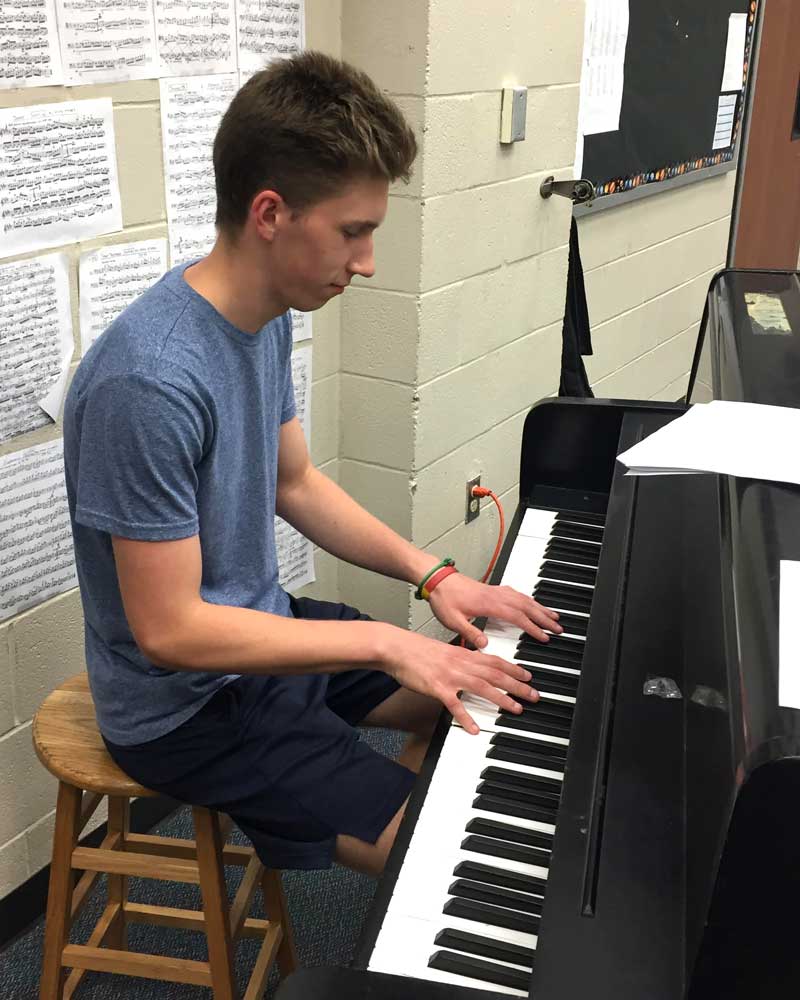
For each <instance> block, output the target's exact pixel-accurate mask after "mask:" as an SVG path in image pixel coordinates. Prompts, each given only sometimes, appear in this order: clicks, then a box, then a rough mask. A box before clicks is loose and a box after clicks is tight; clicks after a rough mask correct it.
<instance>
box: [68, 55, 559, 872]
mask: <svg viewBox="0 0 800 1000" xmlns="http://www.w3.org/2000/svg"><path fill="white" fill-rule="evenodd" d="M415 154H416V145H415V142H414V137H413V134H412V132H411V130H410V129H409V127H408V125H407V123H406V122H405V121H404V119H403V117H402V115H401V114H400V112H399V110H398V109H397V108H396V106H395V105H394V104H393V103H392V102H391V101H389V100H388V99H387V98H386V97H385V96H384V95H383V94H381V92H380V91H379V90H378V89H377V88H376V87H375V85H374V84H373V83H372V82H371V81H370V80H369V78H368V77H366V76H365V75H364V74H362V73H360V72H358V71H356V70H354V69H353V68H352V67H349V66H347V65H346V64H343V63H340V62H338V61H336V60H334V59H331V58H329V57H327V56H323V55H321V54H319V53H314V52H307V53H304V54H302V55H300V56H298V57H297V58H294V59H291V60H287V61H282V62H279V63H276V64H273V65H272V66H271V67H270V68H269V69H267V70H265V71H263V72H261V73H258V74H256V75H255V76H254V77H253V78H252V79H251V80H250V81H249V82H248V83H247V84H245V86H244V87H243V88H242V89H241V91H240V92H239V93H238V94H237V96H236V97H235V98H234V100H233V102H232V103H231V106H230V108H229V110H228V111H227V113H226V114H225V116H224V118H223V120H222V123H221V125H220V129H219V132H218V135H217V138H216V142H215V146H214V171H215V177H216V186H217V202H218V208H217V228H218V239H217V242H216V244H215V246H214V248H213V250H212V251H211V253H210V254H209V255H208V257H205V258H204V259H202V260H200V261H198V262H195V263H193V264H191V265H189V266H186V265H183V266H179V267H176V268H173V269H172V270H171V271H170V272H168V273H167V274H166V275H165V276H164V277H163V278H162V279H161V281H159V282H158V283H157V284H156V285H155V286H154V287H153V288H151V289H150V290H149V291H147V292H146V293H145V294H144V295H143V296H141V297H140V298H139V299H138V300H137V301H136V302H135V303H133V304H132V305H131V306H130V307H129V308H128V309H127V310H126V311H125V312H124V313H123V314H122V315H121V316H120V317H119V318H118V319H117V320H116V321H115V322H114V323H113V324H112V325H111V326H110V327H109V329H108V330H107V331H106V332H105V334H104V335H103V336H102V337H101V338H100V339H99V340H98V342H97V343H96V344H95V345H94V346H93V347H92V349H91V350H90V351H89V352H88V354H87V355H86V358H85V359H84V360H83V361H82V363H81V365H80V368H79V370H78V372H77V375H76V377H75V379H74V381H73V384H72V386H71V389H70V392H69V396H68V400H67V404H66V409H65V415H64V447H65V464H66V476H67V490H68V495H69V502H70V512H71V516H72V522H73V533H74V539H75V552H76V559H77V565H78V575H79V580H80V586H81V595H82V599H83V604H84V612H85V622H86V657H87V663H88V669H89V676H90V681H91V688H92V693H93V696H94V700H95V704H96V708H97V716H98V720H99V725H100V729H101V731H102V733H103V736H104V738H105V740H106V742H107V745H108V747H109V750H110V752H111V754H112V756H113V757H114V758H115V759H116V760H117V762H118V763H119V764H120V766H121V767H122V768H123V769H124V770H125V771H126V772H128V773H129V774H130V775H131V776H132V777H134V778H135V779H137V780H138V781H140V782H141V783H142V784H144V785H146V786H149V787H151V788H154V789H156V790H159V791H162V792H164V793H165V794H170V795H173V796H174V797H176V798H178V799H181V800H183V801H187V802H192V803H195V804H198V805H212V806H215V807H217V808H219V809H221V810H223V811H224V812H226V813H228V814H229V815H231V816H232V817H233V819H234V820H235V821H236V823H237V824H238V825H239V826H240V827H241V828H242V830H244V832H245V833H246V834H247V835H248V836H249V837H250V839H251V840H252V841H253V843H254V844H255V846H256V848H257V850H258V853H259V855H260V856H261V858H262V859H263V860H264V862H265V863H266V864H268V865H269V866H271V867H274V868H320V867H327V866H329V865H330V863H331V861H332V859H333V858H334V857H335V858H337V859H338V860H340V861H342V862H343V863H345V864H348V865H350V866H352V867H354V868H357V869H359V870H362V871H368V872H373V873H376V872H379V871H380V870H381V869H382V867H383V864H384V861H385V859H386V856H387V853H388V850H389V848H390V847H391V844H392V842H393V840H394V835H395V832H396V830H397V827H398V824H399V821H400V818H401V816H402V810H403V807H404V804H405V801H406V799H407V797H408V794H409V792H410V790H411V787H412V784H413V781H414V771H413V768H414V767H415V766H418V763H419V760H420V759H421V755H422V752H423V751H424V747H425V745H426V741H427V739H428V737H429V734H430V731H431V728H432V726H433V723H434V720H435V718H436V716H437V714H438V713H439V711H440V710H441V706H442V705H445V706H446V707H447V708H449V709H450V710H451V711H452V712H453V713H454V715H455V716H456V718H457V719H458V720H459V721H461V722H462V724H464V725H465V727H466V728H467V729H469V730H470V731H471V732H477V727H476V726H475V724H474V722H473V721H472V720H471V719H470V717H469V716H468V715H467V713H466V711H465V709H464V707H463V706H462V704H461V702H460V701H459V699H458V693H459V692H460V691H462V690H465V691H470V692H474V693H476V694H478V695H482V696H483V697H486V698H489V699H490V700H491V701H493V702H494V703H496V704H498V705H503V706H506V707H509V708H514V707H515V706H516V708H519V704H518V702H516V701H515V700H514V699H515V698H518V699H535V698H536V697H537V695H536V693H535V692H534V691H532V689H531V688H530V686H529V685H528V683H527V681H528V680H529V679H530V675H529V674H528V672H527V671H525V670H524V669H522V668H521V667H520V666H518V665H516V664H513V663H507V662H505V661H502V660H500V659H498V658H497V657H492V656H486V655H485V654H483V653H481V652H469V651H467V650H465V649H461V648H458V647H455V646H451V645H448V644H447V643H443V642H437V641H434V640H432V639H428V638H426V637H425V636H422V635H419V634H416V633H413V632H407V631H405V630H403V629H400V628H395V627H393V626H390V625H387V624H383V623H379V622H373V621H371V620H369V619H367V618H366V616H364V615H359V613H358V612H357V611H355V610H354V609H352V608H348V607H346V606H344V605H333V604H327V603H325V602H317V601H309V600H295V599H293V598H290V597H289V596H288V595H287V594H286V593H285V592H284V591H283V590H281V588H280V587H279V585H278V567H277V561H276V553H275V542H274V537H273V516H274V514H275V512H276V511H277V513H278V514H280V516H281V517H283V518H285V519H286V520H287V521H288V522H289V523H291V524H292V525H294V526H295V527H296V528H297V529H298V530H299V531H301V532H302V533H303V534H304V535H306V536H307V537H309V538H310V539H312V540H313V541H314V542H315V543H316V544H317V545H320V546H322V547H323V548H324V549H326V550H327V551H329V552H332V553H333V554H334V555H336V556H338V557H340V558H342V559H346V560H349V561H350V562H353V563H356V564H358V565H360V566H363V567H366V568H368V569H371V570H374V571H375V572H378V573H384V574H386V575H388V576H392V577H395V578H397V579H401V580H406V581H408V582H410V583H414V584H418V583H419V582H420V581H421V580H422V579H423V578H424V577H425V576H426V575H427V574H429V573H430V571H431V569H432V568H433V567H435V566H436V565H437V563H438V562H439V557H438V556H437V555H432V554H426V553H424V552H421V551H420V550H419V549H416V548H415V547H414V546H413V545H411V544H409V543H408V542H407V541H405V540H403V539H402V538H400V537H399V536H398V535H396V534H395V533H394V532H393V531H391V530H390V529H389V528H387V527H386V526H385V525H383V524H382V523H381V522H379V521H378V520H376V519H375V518H374V517H372V516H371V515H369V514H368V513H367V512H366V511H365V510H363V509H362V508H361V507H360V506H358V504H356V503H355V502H354V501H353V500H352V499H351V498H350V497H348V496H347V495H346V494H345V493H344V492H343V491H342V490H341V489H339V487H338V486H337V485H336V484H335V483H333V482H332V481H331V480H330V479H328V478H326V477H325V476H324V475H323V474H322V473H320V472H319V471H318V470H316V469H315V468H314V467H313V466H312V465H311V464H310V462H309V457H308V453H307V450H306V444H305V440H304V437H303V432H302V429H301V428H300V425H299V423H298V421H297V418H296V417H295V410H294V399H293V392H292V385H291V369H290V354H291V349H292V337H291V323H290V319H289V316H288V313H287V310H288V309H289V308H290V307H294V308H296V309H300V310H311V309H318V308H319V307H320V306H322V305H324V304H325V302H327V301H328V300H330V299H332V298H333V297H334V296H336V295H339V294H341V293H342V291H343V290H344V289H345V288H346V287H347V285H348V284H349V283H350V281H351V280H352V278H353V277H355V276H356V275H360V276H362V277H370V276H371V275H372V274H373V271H374V262H373V246H372V234H373V231H374V230H375V229H376V228H377V227H378V226H379V225H380V224H381V222H382V221H383V218H384V215H385V214H386V208H387V198H388V187H389V183H390V182H391V181H393V180H395V179H396V178H398V177H402V178H404V179H408V175H409V171H410V167H411V164H412V162H413V159H414V156H415ZM430 602H431V608H432V610H433V612H434V613H435V614H436V616H437V618H438V619H439V620H440V621H441V622H442V623H443V624H444V625H446V626H447V627H448V628H450V629H452V630H454V631H456V632H459V633H460V634H461V635H462V636H464V637H465V638H466V639H468V640H469V641H471V642H473V643H475V644H476V645H477V646H482V645H484V644H485V640H484V638H483V636H482V634H481V633H480V632H479V631H478V630H477V629H475V628H474V627H473V626H472V625H471V624H470V621H469V619H470V618H472V617H475V616H478V615H492V616H494V617H497V618H500V619H503V620H505V621H508V622H512V623H514V624H515V625H517V626H518V627H519V628H521V629H524V630H526V631H527V632H529V633H530V634H531V635H533V636H534V637H536V638H538V639H540V640H542V641H546V638H547V636H546V634H545V632H544V631H543V630H542V628H543V627H545V628H548V629H549V630H551V631H559V627H558V625H557V624H556V623H555V617H556V616H554V615H552V614H551V613H550V612H547V611H545V610H544V609H543V608H541V607H540V606H539V605H538V604H537V603H536V602H535V601H533V600H532V599H531V598H529V597H527V596H524V595H522V594H518V593H516V592H515V591H512V590H510V589H508V588H503V587H489V586H485V585H482V584H479V583H477V582H476V581H474V580H471V579H469V578H467V577H465V576H462V575H460V574H458V573H452V574H450V575H448V576H447V577H446V578H445V579H443V580H442V581H441V583H440V584H437V585H436V586H435V587H434V588H433V590H432V593H431V594H430ZM507 692H509V693H507ZM512 696H513V697H512ZM357 723H363V724H367V725H382V726H391V727H395V728H397V729H402V730H405V731H408V732H410V733H412V734H414V735H415V736H416V739H415V740H414V739H412V742H411V744H410V746H409V747H408V749H407V753H406V756H405V758H404V761H405V763H399V762H396V761H392V760H388V759H387V758H385V757H383V756H381V755H380V754H377V753H374V752H373V751H372V750H371V749H369V748H368V747H367V746H365V745H364V744H363V743H361V742H359V740H358V735H357V731H356V730H355V729H354V728H353V727H354V726H355V725H356V724H357ZM406 764H408V765H410V766H405V765H406Z"/></svg>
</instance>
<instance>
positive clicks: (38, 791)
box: [0, 0, 341, 899]
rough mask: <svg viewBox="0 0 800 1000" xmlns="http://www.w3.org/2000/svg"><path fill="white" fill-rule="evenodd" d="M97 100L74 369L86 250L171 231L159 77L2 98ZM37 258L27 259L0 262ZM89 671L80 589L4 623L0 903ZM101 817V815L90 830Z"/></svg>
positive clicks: (335, 444)
mask: <svg viewBox="0 0 800 1000" xmlns="http://www.w3.org/2000/svg"><path fill="white" fill-rule="evenodd" d="M306 14H307V39H306V41H307V44H308V46H309V47H313V48H318V49H323V50H325V51H327V52H331V53H332V54H334V55H339V54H340V48H341V46H340V41H341V4H340V2H339V0H306ZM92 97H111V98H112V100H113V103H114V129H115V138H116V146H117V163H118V167H119V182H120V191H121V197H122V217H123V225H124V230H123V231H122V232H121V233H115V234H113V235H111V236H107V237H102V238H99V239H93V240H86V241H84V242H82V243H79V244H72V245H70V246H67V247H64V248H63V249H64V250H65V251H66V252H67V253H68V254H69V257H70V285H71V296H72V320H73V328H74V332H75V339H76V350H75V355H74V358H73V364H72V370H73V371H74V369H75V367H76V366H77V363H78V361H79V359H80V332H79V331H80V324H79V317H78V260H79V256H80V254H81V253H84V252H86V251H89V250H92V249H95V248H96V247H99V246H107V245H110V244H114V243H127V242H129V241H132V240H145V239H153V238H155V237H160V236H166V235H167V224H166V209H165V196H164V170H163V158H162V152H161V124H160V117H159V85H158V81H157V80H144V81H141V82H135V83H119V84H108V85H105V86H85V87H40V88H35V89H31V90H11V91H3V92H0V107H12V106H24V105H32V104H47V103H53V102H56V101H70V100H83V99H86V98H92ZM57 249H61V248H57ZM45 252H50V251H45ZM33 256H36V254H21V255H19V257H17V258H4V260H3V262H4V263H5V262H6V260H9V261H10V260H14V259H20V260H21V259H24V258H25V257H33ZM339 316H340V303H339V302H338V301H337V302H333V303H331V304H330V305H328V306H326V307H325V308H324V309H323V310H321V311H320V312H318V313H316V314H315V316H314V340H313V359H312V374H313V388H312V405H311V428H312V441H311V452H312V458H313V460H314V462H315V463H316V464H317V465H318V466H320V467H321V468H323V469H324V470H325V471H326V472H327V473H328V474H329V475H331V476H333V477H334V478H338V454H339ZM61 433H62V429H61V424H60V421H59V423H57V424H55V425H51V426H49V427H46V428H42V429H41V430H38V431H35V432H33V433H30V434H26V435H23V436H22V437H18V438H16V439H15V440H13V441H11V442H8V443H7V444H5V445H3V446H2V447H0V455H4V454H8V453H9V452H12V451H17V450H18V449H20V448H25V447H29V446H31V445H33V444H38V443H40V442H42V441H50V440H53V439H55V438H58V437H60V436H61ZM316 567H317V577H318V582H317V583H316V584H314V585H312V586H311V587H309V588H306V590H304V591H302V593H310V594H315V593H324V594H326V595H329V596H330V595H332V596H333V597H334V598H335V595H336V591H337V586H338V584H337V567H336V563H335V561H334V560H333V559H331V558H330V557H329V556H328V555H327V554H326V553H322V554H320V553H317V555H316ZM84 669H85V666H84V658H83V616H82V612H81V602H80V596H79V594H78V591H77V590H72V591H70V592H68V593H66V594H63V595H61V596H59V597H57V598H54V599H53V600H50V601H47V602H46V603H44V604H41V605H39V606H38V607H34V608H32V609H31V610H29V611H27V612H25V613H23V614H21V615H18V616H17V617H16V618H12V619H10V620H9V621H6V622H3V623H2V624H0V899H1V898H3V897H5V896H7V895H8V893H10V892H11V891H12V890H13V889H15V888H16V887H17V886H19V885H21V884H22V883H23V882H25V881H26V879H28V878H29V877H30V876H31V875H33V874H35V873H36V872H37V871H39V870H40V869H41V868H42V867H44V865H46V864H48V863H49V861H50V850H51V841H52V833H53V819H54V811H53V810H54V806H55V797H56V783H55V779H53V778H51V777H50V775H49V774H48V772H47V771H46V770H45V769H44V768H43V767H42V765H41V764H40V763H39V761H38V760H37V758H36V755H35V754H34V751H33V745H32V742H31V720H32V718H33V715H34V713H35V711H36V709H37V707H38V705H39V704H40V703H41V702H42V700H43V699H44V698H45V697H46V695H47V694H48V693H49V692H50V691H51V690H53V688H55V687H57V686H58V685H59V684H60V683H61V681H62V680H64V679H65V678H67V677H69V676H71V675H73V674H76V673H79V672H80V671H82V670H84ZM104 819H105V816H104V815H103V814H101V813H98V814H96V816H95V817H94V818H93V820H92V825H97V824H98V823H101V822H103V821H104ZM92 825H90V826H89V827H88V829H91V828H92Z"/></svg>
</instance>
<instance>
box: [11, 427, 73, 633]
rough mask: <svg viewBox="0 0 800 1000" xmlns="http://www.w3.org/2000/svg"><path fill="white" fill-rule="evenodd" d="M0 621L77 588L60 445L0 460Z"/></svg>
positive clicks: (27, 450) (39, 447)
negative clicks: (0, 574)
mask: <svg viewBox="0 0 800 1000" xmlns="http://www.w3.org/2000/svg"><path fill="white" fill-rule="evenodd" d="M0 559H2V563H3V574H2V577H0V621H4V620H5V619H6V618H11V617H13V616H14V615H17V614H19V613H20V612H21V611H25V610H26V609H27V608H30V607H33V606H34V605H35V604H41V602H42V601H45V600H47V599H48V598H49V597H54V596H55V595H56V594H62V593H64V591H65V590H71V589H72V587H76V586H77V585H78V578H77V575H76V572H75V557H74V555H73V550H72V530H71V528H70V523H69V508H68V506H67V487H66V483H65V481H64V441H63V438H59V439H58V440H57V441H48V442H47V443H46V444H39V445H35V446H34V447H33V448H24V449H23V450H22V451H16V452H13V453H12V454H11V455H5V456H4V457H3V458H0Z"/></svg>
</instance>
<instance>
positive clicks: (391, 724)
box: [336, 688, 442, 878]
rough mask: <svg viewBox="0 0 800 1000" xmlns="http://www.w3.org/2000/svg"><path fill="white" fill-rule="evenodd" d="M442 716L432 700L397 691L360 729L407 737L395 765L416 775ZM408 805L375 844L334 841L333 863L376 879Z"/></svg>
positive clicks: (349, 839)
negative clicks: (388, 731) (391, 731)
mask: <svg viewBox="0 0 800 1000" xmlns="http://www.w3.org/2000/svg"><path fill="white" fill-rule="evenodd" d="M441 712H442V706H441V705H440V704H439V702H438V701H436V700H435V699H433V698H428V697H426V696H425V695H423V694H418V693H417V692H416V691H409V690H408V689H407V688H400V690H399V691H395V693H394V694H393V695H390V696H389V697H388V698H387V699H386V700H385V701H384V702H381V704H380V705H378V706H377V708H374V709H373V710H372V711H371V712H370V713H369V715H368V716H367V717H366V718H365V719H363V721H362V722H361V725H362V726H376V727H381V728H385V729H397V730H400V731H402V732H405V733H408V734H409V737H408V740H407V741H406V745H405V746H404V747H403V751H402V753H401V754H400V756H399V757H398V761H399V762H400V763H401V764H404V765H405V766H406V767H407V768H409V770H411V771H414V772H419V769H420V766H421V765H422V761H423V759H424V757H425V753H426V752H427V749H428V744H429V743H430V739H431V735H432V733H433V730H434V727H435V726H436V722H437V720H438V718H439V716H440V715H441ZM407 804H408V800H407V799H406V801H405V802H404V803H403V805H402V806H401V807H400V808H399V809H398V810H397V812H396V813H395V815H394V816H393V817H392V819H391V820H390V821H389V823H388V825H387V826H386V829H385V830H384V831H383V833H381V835H380V836H379V837H378V839H377V840H376V841H375V843H374V844H368V843H367V842H366V841H364V840H359V839H358V838H357V837H350V836H347V835H346V834H339V836H338V837H337V838H336V860H337V861H338V862H339V864H342V865H346V866H347V867H348V868H353V869H355V871H358V872H363V873H364V874H365V875H372V876H373V877H375V878H377V876H378V875H380V874H381V872H382V871H383V869H384V867H385V865H386V860H387V858H388V857H389V852H390V851H391V849H392V846H393V844H394V840H395V837H396V836H397V831H398V829H399V828H400V821H401V820H402V818H403V813H404V812H405V808H406V805H407Z"/></svg>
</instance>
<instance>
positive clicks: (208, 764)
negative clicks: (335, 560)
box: [106, 598, 416, 868]
mask: <svg viewBox="0 0 800 1000" xmlns="http://www.w3.org/2000/svg"><path fill="white" fill-rule="evenodd" d="M292 612H293V614H294V615H295V617H296V618H316V619H320V618H323V619H339V620H342V621H352V620H357V619H360V620H368V619H367V616H366V615H360V614H359V613H358V611H356V610H355V608H350V607H348V606H347V605H345V604H332V603H330V602H327V601H313V600H309V599H308V598H300V599H294V598H292ZM398 686H399V685H398V684H397V682H396V681H394V680H392V679H391V678H390V677H388V676H387V675H386V674H383V673H380V672H379V671H374V670H351V671H345V672H343V673H338V674H317V675H307V674H302V675H294V676H286V677H275V676H269V675H264V674H258V675H255V674H254V675H248V676H243V677H240V678H238V679H237V680H235V681H231V682H230V683H229V684H226V685H225V686H224V687H223V688H221V689H220V690H219V691H217V692H216V694H214V696H213V697H212V698H211V699H210V700H209V701H208V702H206V704H205V705H204V706H203V707H202V708H201V709H200V711H199V712H197V713H196V715H194V716H192V718H190V719H188V720H187V721H186V722H184V723H182V724H181V725H180V726H178V728H177V729H175V730H173V731H172V732H170V733H167V734H166V735H164V736H161V737H159V738H158V739H155V740H151V741H149V742H147V743H140V744H135V745H133V746H117V745H115V744H113V743H109V742H108V741H106V745H107V747H108V750H109V752H110V754H111V756H112V757H113V758H114V760H115V761H116V762H117V764H118V765H119V766H120V767H121V768H122V769H123V771H125V772H126V773H127V774H129V775H130V776H131V777H132V778H133V779H134V780H135V781H138V782H140V783H141V784H142V785H144V786H145V787H147V788H152V789H153V791H156V792H160V793H162V794H164V795H170V796H172V797H173V798H175V799H178V800H179V801H181V802H188V803H191V804H192V805H200V806H210V807H212V808H214V809H219V810H220V811H221V812H224V813H227V814H228V815H229V816H230V817H231V818H232V819H233V821H234V822H235V823H236V825H237V826H238V827H239V828H240V829H241V830H242V832H243V833H244V834H245V835H246V836H247V837H248V838H249V839H250V840H251V841H252V843H253V846H254V847H255V849H256V851H257V853H258V856H259V858H260V859H261V860H262V862H263V863H264V864H265V865H266V866H268V867H270V868H329V867H330V865H331V863H332V861H333V855H334V849H335V844H336V837H337V835H338V834H340V833H342V834H349V835H350V836H353V837H358V838H359V839H360V840H364V841H366V842H367V843H370V844H374V843H375V841H376V840H377V839H378V836H379V835H380V834H381V832H382V831H383V830H384V829H385V828H386V826H387V825H388V823H389V821H390V820H391V819H392V817H393V816H394V815H395V813H396V812H397V811H398V810H399V809H400V807H401V806H402V805H403V803H404V802H405V800H406V798H407V797H408V795H409V793H410V791H411V788H412V786H413V784H414V780H415V778H416V775H415V774H414V772H413V771H410V770H409V769H408V768H406V767H403V765H402V764H398V763H397V762H396V761H394V760H390V759H389V758H388V757H384V756H383V755H382V754H380V753H378V752H376V751H375V750H373V749H372V748H371V747H369V746H368V745H367V744H366V743H363V742H362V741H361V740H360V739H359V734H358V731H357V730H356V729H355V728H354V726H355V725H356V724H357V723H358V722H360V721H361V720H362V719H363V718H364V717H365V716H366V715H368V714H369V713H370V712H371V711H372V709H373V708H375V707H376V706H377V705H379V704H380V703H381V702H382V701H385V699H386V698H388V697H389V695H391V694H393V693H394V692H395V691H396V690H397V689H398Z"/></svg>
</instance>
